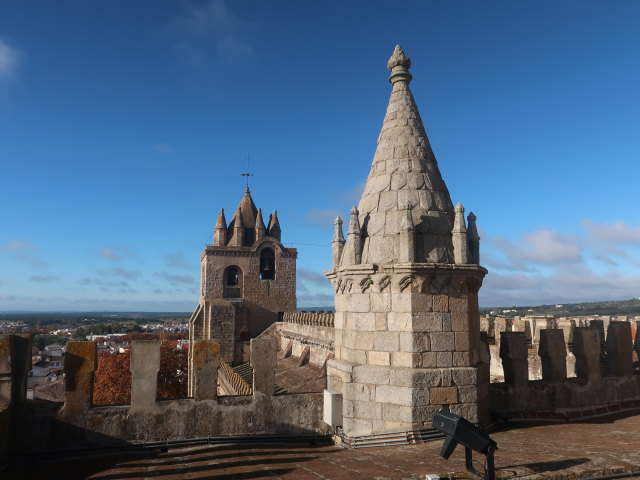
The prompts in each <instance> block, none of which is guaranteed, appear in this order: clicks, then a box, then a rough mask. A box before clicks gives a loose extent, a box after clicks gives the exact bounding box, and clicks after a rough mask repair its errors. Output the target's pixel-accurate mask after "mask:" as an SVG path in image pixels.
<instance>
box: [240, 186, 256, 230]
mask: <svg viewBox="0 0 640 480" xmlns="http://www.w3.org/2000/svg"><path fill="white" fill-rule="evenodd" d="M238 209H239V210H240V212H241V214H242V223H243V225H244V227H245V228H255V226H256V215H258V209H257V208H256V204H255V203H253V198H251V192H250V191H249V187H247V188H246V189H245V191H244V195H243V196H242V200H240V204H239V205H238Z"/></svg>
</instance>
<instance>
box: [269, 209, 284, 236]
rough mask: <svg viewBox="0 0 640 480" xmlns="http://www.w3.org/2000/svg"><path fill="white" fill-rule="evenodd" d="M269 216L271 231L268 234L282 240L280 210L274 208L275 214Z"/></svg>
mask: <svg viewBox="0 0 640 480" xmlns="http://www.w3.org/2000/svg"><path fill="white" fill-rule="evenodd" d="M270 217H271V218H269V231H268V234H269V236H270V237H273V238H275V239H276V240H278V241H280V237H281V236H282V230H281V229H280V222H279V221H278V211H277V210H274V211H273V214H272V215H271V216H270Z"/></svg>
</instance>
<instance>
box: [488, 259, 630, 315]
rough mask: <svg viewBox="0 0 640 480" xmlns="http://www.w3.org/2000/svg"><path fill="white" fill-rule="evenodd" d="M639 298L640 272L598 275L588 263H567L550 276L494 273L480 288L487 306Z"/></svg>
mask: <svg viewBox="0 0 640 480" xmlns="http://www.w3.org/2000/svg"><path fill="white" fill-rule="evenodd" d="M637 297H640V275H623V274H620V273H618V272H610V273H606V274H597V273H595V272H594V271H593V270H591V269H590V268H589V267H588V266H586V265H584V264H564V265H562V266H560V267H559V268H558V269H557V270H556V271H554V272H553V273H551V274H548V275H543V274H536V275H526V274H522V273H511V274H503V273H490V274H489V275H487V277H486V278H485V280H484V283H483V286H482V288H481V289H480V303H481V305H482V306H487V307H488V306H510V305H539V304H554V303H567V302H583V301H599V300H621V299H628V298H637Z"/></svg>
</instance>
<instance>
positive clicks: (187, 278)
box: [155, 272, 195, 285]
mask: <svg viewBox="0 0 640 480" xmlns="http://www.w3.org/2000/svg"><path fill="white" fill-rule="evenodd" d="M155 275H156V276H158V277H160V278H164V279H165V280H167V281H168V282H169V283H172V284H175V283H184V284H188V285H191V284H193V283H195V278H194V277H193V276H191V275H176V274H172V273H169V272H155Z"/></svg>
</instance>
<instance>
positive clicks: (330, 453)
mask: <svg viewBox="0 0 640 480" xmlns="http://www.w3.org/2000/svg"><path fill="white" fill-rule="evenodd" d="M491 437H492V438H493V439H494V440H496V441H497V442H498V451H497V452H496V455H495V463H496V475H497V478H501V479H515V478H522V479H527V480H529V479H560V478H585V477H593V476H597V475H610V474H615V473H621V472H632V471H639V470H640V448H639V446H640V414H639V413H635V414H632V415H628V414H627V415H626V416H624V415H621V414H620V415H617V416H609V417H601V418H597V419H593V420H590V421H584V422H580V423H577V422H576V423H558V424H547V425H540V424H529V425H525V424H521V425H520V426H518V427H515V428H514V427H510V429H508V430H502V431H496V432H494V433H492V434H491ZM441 446H442V441H440V440H438V441H433V442H429V443H422V444H414V445H403V446H394V447H378V448H362V449H357V450H347V449H344V448H341V447H337V446H326V445H325V446H310V445H304V444H298V445H295V446H291V445H282V444H272V445H262V446H258V447H250V446H244V447H243V446H240V447H238V446H211V445H209V446H202V447H191V448H179V449H172V450H170V451H169V452H166V453H153V454H149V455H145V456H142V457H135V456H131V455H129V456H120V457H119V458H114V457H103V458H93V459H80V460H75V461H71V460H68V461H64V462H58V463H55V464H47V465H38V464H35V465H34V464H32V465H30V466H29V470H28V472H29V474H30V475H31V476H30V477H29V478H40V479H46V478H65V479H67V480H71V479H76V478H92V479H102V480H113V479H133V478H158V479H162V480H170V479H195V478H215V479H225V478H227V479H254V478H285V479H298V480H304V479H314V480H318V479H343V478H358V479H368V478H371V479H374V478H376V479H387V478H388V479H416V478H424V476H425V475H426V474H429V473H435V474H439V475H440V476H441V477H452V476H454V475H455V478H477V477H473V476H472V475H471V474H462V475H461V473H463V472H465V467H464V449H463V448H462V447H461V446H460V445H459V446H458V447H457V448H456V450H455V451H454V452H453V455H451V458H450V460H448V461H447V460H444V459H443V458H441V457H440V456H439V451H440V448H441ZM483 460H484V458H483V457H482V456H481V455H479V454H474V462H475V464H476V469H481V468H483V467H482V463H481V462H482V461H483ZM52 472H58V474H60V476H51V474H52ZM4 475H6V476H4ZM24 475H25V473H20V472H18V471H16V470H15V468H14V469H12V470H11V471H9V472H3V476H2V478H3V479H4V478H26V477H25V476H24Z"/></svg>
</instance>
